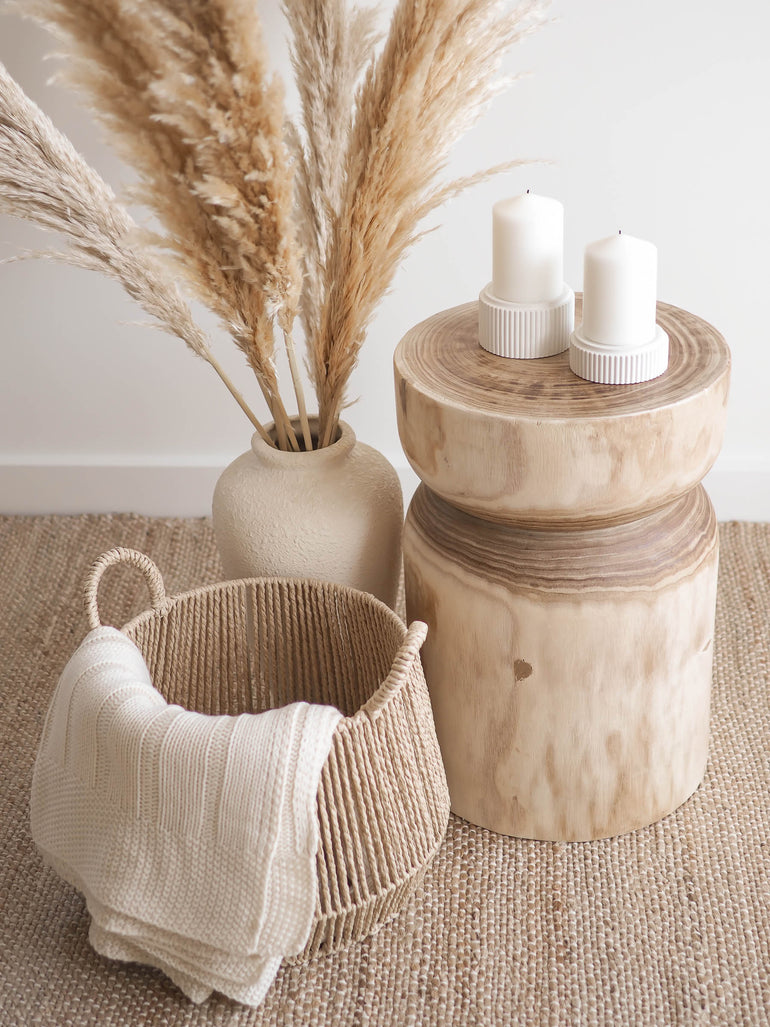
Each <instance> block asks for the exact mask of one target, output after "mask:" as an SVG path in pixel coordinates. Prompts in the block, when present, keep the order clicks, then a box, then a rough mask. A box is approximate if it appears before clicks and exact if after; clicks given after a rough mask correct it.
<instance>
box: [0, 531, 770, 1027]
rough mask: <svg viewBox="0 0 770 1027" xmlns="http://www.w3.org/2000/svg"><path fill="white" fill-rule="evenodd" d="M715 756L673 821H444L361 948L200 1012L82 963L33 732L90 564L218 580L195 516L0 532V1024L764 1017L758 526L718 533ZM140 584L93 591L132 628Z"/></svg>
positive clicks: (104, 967) (763, 648)
mask: <svg viewBox="0 0 770 1027" xmlns="http://www.w3.org/2000/svg"><path fill="white" fill-rule="evenodd" d="M720 532H721V545H722V557H721V568H720V579H719V600H718V608H717V626H716V640H715V670H714V693H713V706H712V722H711V728H712V735H711V750H710V760H709V766H708V771H707V774H706V778H705V780H704V782H703V784H702V785H701V787H700V788H699V790H698V791H697V792H696V794H695V795H694V796H693V797H692V798H691V799H690V800H689V801H688V802H687V803H685V805H684V806H683V807H681V808H680V809H679V810H677V811H676V812H675V813H674V814H672V815H671V816H669V817H667V818H666V819H665V820H663V821H661V822H660V823H658V824H656V825H654V826H652V827H649V828H647V829H645V830H641V831H637V832H635V833H633V834H630V835H625V836H622V837H618V838H612V839H609V840H606V841H597V842H589V843H575V844H552V843H545V842H534V841H524V840H519V839H513V838H505V837H501V836H499V835H495V834H492V833H491V832H489V831H486V830H483V829H482V828H477V827H473V826H472V825H470V824H467V823H465V822H464V821H462V820H460V819H459V818H456V817H452V818H451V820H450V824H449V831H448V833H447V837H446V840H445V842H444V845H443V847H442V848H441V850H440V852H439V855H438V856H437V858H436V860H435V861H434V862H433V864H432V865H431V867H430V868H429V870H428V873H427V875H426V878H425V883H424V886H423V887H422V889H421V890H420V891H419V892H418V893H417V895H416V896H415V897H414V898H413V899H412V901H411V902H410V904H409V905H408V906H407V907H406V908H405V909H404V910H403V911H402V912H401V914H400V915H398V916H397V917H396V918H395V919H394V920H391V921H390V922H389V923H388V924H386V925H385V926H384V927H383V928H382V929H381V930H380V931H379V933H378V934H376V935H375V936H374V937H372V938H370V939H368V940H366V941H364V942H362V943H359V944H357V945H355V946H353V947H352V948H350V949H349V950H347V951H345V952H343V953H339V954H337V955H333V956H326V957H320V958H318V959H316V960H314V961H312V962H310V963H308V964H305V965H298V966H288V967H285V968H284V969H283V970H281V972H280V973H279V975H278V977H277V979H276V982H275V984H274V985H273V987H272V988H271V990H270V991H269V992H268V995H267V997H266V999H265V1001H264V1003H263V1005H262V1006H261V1007H260V1008H259V1009H257V1010H249V1009H246V1008H245V1007H242V1006H239V1005H237V1004H236V1003H233V1002H229V1001H227V1000H225V999H222V998H220V997H217V996H215V997H213V998H212V999H210V1000H209V1001H208V1002H207V1003H206V1004H204V1005H203V1006H200V1007H197V1006H194V1005H193V1004H192V1003H190V1002H188V1001H186V1000H185V998H184V997H183V995H182V994H181V993H180V992H179V991H178V990H177V989H176V988H175V987H174V986H173V985H172V984H171V983H170V982H169V981H168V980H167V979H166V978H165V977H163V976H162V975H161V974H160V973H159V972H157V971H154V970H150V969H146V968H143V967H141V966H137V965H127V964H121V963H116V962H111V961H109V960H106V959H103V958H101V957H100V956H98V955H97V954H96V953H95V952H93V951H92V949H91V948H90V947H89V944H88V940H87V932H88V916H87V914H86V911H85V908H84V904H83V900H82V899H81V897H80V896H79V895H78V894H77V893H76V892H75V891H74V890H73V889H72V888H71V887H70V886H69V885H67V884H65V883H64V882H63V881H61V880H60V879H59V878H58V877H57V876H56V875H55V874H54V873H53V871H51V870H49V869H48V868H47V867H45V866H44V865H43V863H42V861H41V859H40V857H39V855H38V854H37V851H36V850H35V848H34V846H33V844H32V841H31V838H30V833H29V811H28V797H29V789H30V781H31V775H32V764H33V761H34V756H35V750H36V746H37V742H38V738H39V735H40V731H41V728H42V723H43V717H44V715H45V711H46V709H47V706H48V701H49V698H50V695H51V692H52V690H53V688H54V686H55V684H56V680H57V678H58V675H59V673H60V671H61V669H62V667H63V665H64V664H65V662H66V661H67V659H68V657H69V655H70V654H71V652H72V651H73V650H74V648H75V647H76V645H77V644H78V643H79V641H80V640H81V638H82V637H83V635H84V634H85V632H86V622H85V616H84V614H83V607H82V599H81V592H82V586H83V582H84V579H85V575H86V572H87V569H88V567H89V566H90V564H91V562H92V561H93V560H94V559H95V558H96V557H97V556H98V555H100V554H101V553H102V552H103V551H104V550H107V549H109V548H111V547H112V546H115V545H124V546H131V547H133V548H136V549H140V550H142V551H143V552H146V553H147V554H148V555H149V556H151V557H152V558H153V560H155V562H156V563H157V564H158V566H159V567H160V569H161V571H162V572H163V575H164V578H165V581H166V587H167V590H168V591H169V592H171V593H173V592H178V591H182V590H185V589H187V588H192V587H194V586H196V585H200V584H204V583H208V582H212V581H216V580H218V578H219V575H220V571H219V561H218V558H217V555H216V550H215V548H214V542H213V536H212V532H211V526H210V524H209V522H208V521H206V520H202V519H201V520H159V519H150V518H144V517H137V516H130V515H126V516H124V515H120V516H82V517H4V518H0V699H2V705H1V706H0V710H1V711H2V714H1V715H2V720H3V723H2V727H1V729H0V730H1V731H2V739H3V740H2V745H1V746H0V788H1V791H0V825H1V830H0V1024H1V1025H3V1027H16V1025H27V1024H35V1025H37V1024H45V1025H51V1027H54V1025H55V1027H65V1025H68V1027H81V1025H86V1024H94V1025H99V1027H113V1025H115V1027H117V1025H130V1027H144V1025H150V1024H152V1025H156V1024H162V1025H171V1027H182V1025H203V1024H211V1025H214V1024H216V1025H225V1024H226V1025H230V1027H243V1025H253V1027H259V1025H281V1027H284V1025H285V1027H295V1025H296V1027H299V1025H303V1027H315V1025H322V1024H328V1025H334V1027H345V1025H353V1024H356V1025H358V1024H360V1025H366V1024H382V1025H393V1027H411V1025H417V1027H422V1025H426V1027H427V1025H453V1027H454V1025H456V1027H465V1025H476V1024H478V1025H487V1024H489V1025H500V1027H512V1025H553V1027H562V1025H566V1027H573V1025H594V1024H607V1025H610V1024H612V1025H613V1027H621V1025H634V1027H639V1025H646V1024H654V1025H656V1027H659V1025H665V1024H698V1025H705V1024H708V1025H714V1024H724V1025H730V1027H736V1025H743V1024H751V1025H754V1024H768V1023H770V668H769V666H768V664H769V661H770V525H766V524H765V525H761V524H747V523H729V524H723V525H721V526H720ZM148 605H149V602H148V597H147V594H146V588H145V585H144V583H143V580H142V578H141V576H140V575H139V574H138V573H136V572H132V571H130V570H125V569H120V570H115V571H113V572H112V573H111V574H110V575H109V576H108V577H106V578H105V581H104V585H103V587H102V590H101V592H100V606H101V609H102V610H103V611H104V612H105V614H106V619H109V620H111V621H112V623H115V624H118V625H119V624H122V623H124V622H125V621H126V620H127V619H128V618H129V617H130V616H132V615H133V614H135V613H137V612H139V611H140V610H143V609H145V608H146V607H147V606H148Z"/></svg>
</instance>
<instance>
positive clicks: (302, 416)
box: [283, 331, 313, 452]
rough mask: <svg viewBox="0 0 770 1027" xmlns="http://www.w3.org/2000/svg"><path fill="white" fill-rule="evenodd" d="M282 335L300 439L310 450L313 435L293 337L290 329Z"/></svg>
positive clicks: (306, 449)
mask: <svg viewBox="0 0 770 1027" xmlns="http://www.w3.org/2000/svg"><path fill="white" fill-rule="evenodd" d="M283 337H284V340H285V342H286V355H287V356H288V358H289V370H290V371H291V380H292V382H293V384H294V395H295V396H296V398H297V411H298V413H299V423H300V427H301V428H302V440H303V442H304V443H305V452H310V450H311V449H312V448H313V436H312V435H311V434H310V422H309V421H308V419H307V406H306V405H305V393H304V390H303V388H302V379H301V378H300V374H299V367H298V366H297V354H296V351H295V349H294V339H293V338H292V335H291V332H290V331H284V333H283Z"/></svg>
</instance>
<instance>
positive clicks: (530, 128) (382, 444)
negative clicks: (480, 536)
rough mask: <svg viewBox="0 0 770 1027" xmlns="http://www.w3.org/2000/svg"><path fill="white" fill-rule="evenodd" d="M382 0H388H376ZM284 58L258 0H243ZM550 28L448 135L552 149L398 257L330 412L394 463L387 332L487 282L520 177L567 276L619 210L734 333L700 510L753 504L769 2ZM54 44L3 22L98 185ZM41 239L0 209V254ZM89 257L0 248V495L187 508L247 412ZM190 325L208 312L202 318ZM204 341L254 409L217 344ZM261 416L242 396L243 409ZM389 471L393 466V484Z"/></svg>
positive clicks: (97, 148)
mask: <svg viewBox="0 0 770 1027" xmlns="http://www.w3.org/2000/svg"><path fill="white" fill-rule="evenodd" d="M392 5H393V0H387V2H386V3H385V4H384V6H385V7H386V8H390V7H392ZM262 10H263V12H264V15H263V17H264V21H265V26H266V30H267V32H268V35H269V38H270V41H271V49H272V50H273V51H274V52H275V53H276V54H277V55H278V56H277V60H276V66H277V67H278V68H279V70H280V71H281V72H282V73H283V74H284V75H287V74H288V69H287V66H286V63H285V56H284V52H283V24H282V21H281V19H280V16H279V14H278V4H277V2H276V0H262ZM553 10H554V14H555V15H557V16H558V17H559V19H560V20H559V21H558V23H557V24H554V25H552V26H549V27H548V28H547V29H545V30H543V31H542V32H541V33H539V34H538V35H537V36H536V37H535V38H533V39H531V40H529V41H527V42H526V43H524V44H523V45H521V46H520V47H519V49H518V50H517V52H516V53H515V54H514V56H513V58H512V60H511V61H510V62H509V70H512V71H518V70H529V71H531V72H532V75H531V77H529V78H527V79H525V80H524V81H521V82H519V83H517V84H516V85H515V86H514V87H513V88H512V89H511V91H510V92H509V93H508V94H507V95H506V96H505V97H503V98H502V99H500V100H498V101H497V103H496V104H495V105H494V106H493V107H492V108H491V109H490V111H489V112H488V113H487V115H486V116H485V118H484V120H483V121H482V122H481V123H480V124H479V126H478V127H477V128H476V129H474V130H473V131H472V132H471V133H470V134H469V135H468V136H467V137H466V138H465V140H464V141H463V142H462V143H461V144H460V145H459V146H458V148H457V150H456V151H455V154H454V156H453V159H452V164H451V167H450V169H449V174H450V175H456V174H465V173H468V172H470V171H474V170H476V169H478V168H480V167H482V166H487V165H491V164H494V163H496V162H498V161H502V160H505V159H507V158H510V157H519V156H531V157H546V158H551V159H553V161H554V162H555V163H554V164H553V165H551V166H544V165H536V166H533V167H531V168H529V169H526V170H522V171H519V172H516V173H514V174H510V175H508V176H506V177H505V178H503V179H498V180H496V181H494V182H492V183H490V184H486V185H483V186H479V187H477V188H475V189H474V190H472V191H470V192H468V193H466V194H465V195H464V196H463V197H461V198H460V199H458V200H456V201H454V202H453V203H452V204H451V205H450V206H448V207H447V208H445V209H444V210H443V211H442V212H441V216H440V218H437V219H436V223H439V222H440V223H441V227H439V228H438V229H437V230H436V231H435V232H434V233H433V234H431V235H429V236H428V237H427V238H425V239H424V240H423V241H422V242H421V243H420V244H419V245H418V247H417V248H416V250H415V251H414V252H413V253H412V255H411V256H410V257H409V258H408V259H407V260H406V261H405V262H404V264H403V267H402V269H401V271H400V273H399V274H398V276H397V278H396V281H395V283H394V287H393V290H392V292H391V294H390V295H389V296H388V297H387V298H386V299H385V301H384V302H383V304H382V306H381V308H380V310H379V313H378V316H377V318H376V320H375V322H374V324H373V326H372V329H371V332H370V336H369V339H368V340H367V343H366V346H365V349H364V352H363V356H362V359H361V363H360V367H359V369H358V371H357V373H356V375H355V377H354V379H353V382H352V389H351V394H352V396H354V397H355V396H360V397H361V399H360V401H359V402H358V403H357V404H356V405H354V406H352V407H351V408H350V409H349V410H348V412H347V415H346V417H347V420H348V421H349V422H350V423H351V424H352V425H353V427H354V429H355V431H356V433H357V434H358V436H359V437H360V438H362V439H364V440H365V441H367V442H369V443H371V444H372V445H374V446H377V447H378V448H379V449H381V450H382V451H383V452H384V453H385V454H386V455H387V456H389V458H390V459H391V461H392V462H393V463H394V464H396V465H397V466H399V467H404V466H405V460H404V458H403V456H402V455H401V451H400V446H399V442H398V436H397V432H396V426H395V414H394V405H393V398H392V386H391V381H392V377H391V358H392V352H393V348H394V346H395V345H396V343H397V342H398V340H399V338H400V337H401V336H402V335H403V333H404V332H405V331H406V330H407V329H408V328H409V327H410V326H411V325H412V324H414V323H416V322H417V321H419V320H421V319H422V318H424V317H426V316H428V315H430V314H431V313H433V312H435V311H437V310H440V309H442V308H445V307H448V306H452V305H454V304H455V303H458V302H461V301H464V300H470V299H473V298H474V297H475V295H476V294H477V293H478V290H479V288H480V287H481V286H482V285H483V284H484V283H485V282H486V281H487V280H488V278H489V277H490V236H491V225H490V213H489V211H490V207H491V205H492V203H493V202H494V201H495V200H496V199H498V198H499V197H501V196H503V195H510V194H514V193H516V192H519V191H521V190H522V189H524V188H527V187H530V188H532V189H534V190H536V191H538V192H541V193H544V194H550V195H553V196H557V197H559V198H560V199H561V200H562V201H563V202H564V204H565V206H566V211H567V229H566V231H567V237H566V274H567V278H568V281H569V282H570V283H571V284H572V285H573V286H574V287H575V288H580V285H581V279H582V251H583V247H584V245H585V243H586V242H589V241H591V240H592V239H596V238H599V237H601V236H603V235H607V234H609V233H611V232H613V231H615V230H616V229H617V228H622V229H623V230H624V231H626V232H629V233H631V234H635V235H639V236H641V237H643V238H647V239H651V240H653V241H654V242H655V243H656V244H657V245H658V248H659V260H660V285H659V294H660V298H661V299H663V300H666V301H668V302H671V303H675V304H678V305H680V306H683V307H686V308H688V309H690V310H693V311H694V312H696V313H697V314H699V315H701V316H702V317H704V318H706V319H707V320H709V321H712V322H713V323H714V324H715V325H717V327H718V328H719V329H720V330H721V331H722V332H723V333H724V334H725V336H726V337H727V340H728V342H729V343H730V345H731V347H732V351H733V360H734V364H733V384H732V395H731V403H730V417H729V423H728V430H727V436H726V439H725V445H724V450H723V453H722V456H721V457H720V459H719V461H718V463H717V466H716V468H715V470H714V471H713V472H712V473H711V475H710V476H709V485H710V489H711V492H712V496H713V497H714V499H715V502H716V506H717V513H718V515H719V516H720V518H723V519H725V518H742V519H766V520H770V453H769V452H768V446H767V439H768V429H769V428H770V404H769V403H768V402H767V399H766V393H767V383H768V381H770V353H769V351H768V342H767V340H766V338H765V334H766V333H765V330H764V329H763V327H762V325H763V323H764V319H765V317H766V316H767V315H766V313H765V306H764V299H765V295H766V291H767V283H768V281H770V248H768V239H770V202H769V201H768V185H767V168H768V166H770V142H769V138H770V136H769V134H768V100H769V99H770V58H769V57H768V46H767V44H768V40H769V39H770V6H768V5H766V4H765V3H764V0H735V2H734V3H733V4H731V5H730V6H729V7H727V6H725V5H724V4H723V3H721V2H717V0H646V2H644V3H642V2H638V0H637V2H633V0H573V2H572V3H569V2H568V0H555V2H554V7H553ZM54 48H55V47H54V45H53V44H52V42H51V41H50V39H48V38H47V37H46V36H45V35H44V34H43V33H42V32H41V31H40V30H38V29H36V28H34V27H32V26H31V25H29V24H25V23H23V22H21V21H19V20H18V19H17V18H15V17H10V16H7V17H5V18H3V19H2V20H0V60H2V61H3V62H4V63H5V64H6V66H7V67H8V69H9V71H10V72H11V74H13V75H14V76H15V77H16V78H17V80H18V81H19V82H20V83H21V84H22V86H23V87H24V88H25V89H26V90H27V92H28V93H29V95H30V96H32V97H33V99H35V100H36V101H37V102H38V103H39V104H40V105H41V106H42V107H43V109H44V110H45V111H46V112H47V113H48V114H50V115H51V117H52V118H53V120H54V121H55V123H56V124H57V125H58V127H59V128H60V129H62V130H63V131H64V132H65V133H67V134H68V135H69V136H70V138H71V139H72V140H73V141H74V143H75V145H76V146H77V147H78V148H79V149H80V150H81V152H82V153H83V154H84V155H85V156H86V158H87V159H88V160H89V161H91V162H92V163H93V164H94V166H95V167H96V168H97V169H98V170H99V171H100V172H101V173H102V175H103V176H104V177H105V178H106V179H107V180H108V181H109V182H110V183H111V184H113V185H114V186H119V185H120V184H121V183H122V182H125V181H127V180H129V179H130V173H129V172H128V171H127V170H126V169H125V168H124V167H122V166H121V165H120V164H119V162H118V161H117V160H116V158H114V157H113V156H112V154H111V152H110V151H109V149H108V148H107V147H106V146H105V145H104V144H103V143H102V142H101V141H100V136H99V132H98V130H97V129H96V128H95V127H94V126H93V124H92V122H91V120H90V117H89V115H88V114H87V113H86V112H84V111H83V110H81V109H80V108H79V107H78V105H77V102H76V101H75V100H74V99H73V98H72V97H71V96H70V95H69V94H68V93H66V92H64V91H63V90H62V89H60V88H58V87H54V86H49V85H47V84H46V78H47V76H48V75H50V74H51V71H52V65H51V63H46V64H44V63H43V56H44V54H46V53H47V52H49V51H50V50H52V49H54ZM46 243H47V240H46V239H45V237H44V236H42V235H41V234H40V233H38V232H36V231H35V230H33V229H31V228H30V227H29V226H26V225H21V224H18V223H16V222H12V221H10V220H8V219H0V257H8V256H10V255H12V254H14V253H18V252H19V251H20V250H23V249H25V248H26V249H34V248H38V247H40V246H41V245H44V244H46ZM142 319H143V315H142V313H141V311H138V310H137V309H136V308H135V307H134V306H133V305H132V304H131V303H130V302H129V301H128V300H127V299H125V298H124V296H123V295H122V294H121V292H120V289H119V288H118V287H117V286H115V285H113V284H111V283H109V282H106V281H104V280H102V279H101V278H100V277H98V276H95V275H94V274H92V273H88V272H82V271H76V270H73V269H70V268H66V267H62V266H58V265H54V264H51V263H48V262H42V261H32V260H30V261H24V262H21V263H13V264H6V265H3V266H0V355H1V363H0V368H1V370H0V511H6V512H43V511H46V512H58V511H62V512H75V511H81V510H91V511H105V510H134V511H138V512H150V513H159V514H182V513H185V514H199V513H205V512H207V509H208V503H209V497H210V493H211V488H212V485H213V482H214V480H215V479H216V474H217V471H218V469H219V468H221V467H222V466H224V465H225V464H226V463H227V462H229V460H231V459H232V458H233V457H234V456H235V455H236V454H238V453H239V452H241V451H242V450H243V449H245V448H246V447H247V444H248V439H249V436H250V429H249V425H248V422H247V421H246V420H245V419H244V418H243V415H242V414H241V412H240V410H239V409H238V408H237V407H236V406H235V404H234V403H233V401H232V400H231V398H230V396H229V394H228V393H227V392H226V391H225V390H224V389H223V387H222V386H221V385H220V383H219V381H218V379H217V378H216V377H215V376H214V375H213V373H212V372H211V371H210V370H209V369H208V368H207V367H206V366H205V365H204V364H203V363H202V362H200V361H198V360H196V359H195V358H193V357H192V356H191V355H190V354H189V353H188V352H187V351H186V350H185V348H184V346H183V345H182V343H180V342H178V341H177V340H175V339H172V338H169V337H166V336H164V335H162V334H160V333H159V332H157V331H152V330H149V329H147V328H144V327H139V326H138V325H137V324H136V322H138V321H142ZM207 323H209V322H207ZM218 352H219V354H220V356H221V358H222V359H223V361H224V362H225V363H226V364H227V366H228V367H229V368H231V369H232V372H233V374H234V375H235V376H236V377H237V379H238V381H239V383H240V385H241V387H242V389H243V390H244V392H246V393H247V394H248V396H249V398H250V400H251V401H252V402H253V403H254V405H255V407H259V401H258V399H257V395H256V392H257V390H256V388H255V385H254V383H253V380H252V379H251V378H250V376H249V373H248V371H247V370H246V369H245V367H243V366H242V365H241V360H240V359H239V357H238V356H237V354H235V353H233V352H232V347H231V346H230V345H229V344H228V341H227V339H225V338H222V337H220V338H219V342H218ZM260 411H261V412H264V411H262V408H260ZM410 473H411V472H409V473H405V480H407V481H408V480H410V478H409V474H410Z"/></svg>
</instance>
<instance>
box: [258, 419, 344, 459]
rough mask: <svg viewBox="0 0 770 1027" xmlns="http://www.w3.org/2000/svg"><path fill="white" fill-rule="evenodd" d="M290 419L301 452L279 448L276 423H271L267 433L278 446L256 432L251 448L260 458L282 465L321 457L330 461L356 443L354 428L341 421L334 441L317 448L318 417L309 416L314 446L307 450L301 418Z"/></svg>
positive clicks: (339, 456) (342, 455) (337, 457)
mask: <svg viewBox="0 0 770 1027" xmlns="http://www.w3.org/2000/svg"><path fill="white" fill-rule="evenodd" d="M290 420H291V424H292V428H293V429H294V434H295V435H296V437H297V442H298V443H299V446H300V449H299V452H297V451H296V450H285V449H278V448H277V442H278V436H277V432H276V428H275V424H270V425H268V426H267V429H266V430H267V434H268V435H269V436H270V438H271V439H272V440H273V442H274V443H276V446H268V444H267V443H266V442H265V441H264V439H262V438H261V437H260V435H259V434H258V433H255V434H254V436H253V437H252V440H251V448H252V450H253V451H254V453H256V454H257V456H259V457H260V459H262V460H263V461H265V460H267V461H268V462H271V463H280V464H281V465H287V464H296V463H297V462H299V463H304V462H306V461H311V460H312V461H314V462H315V461H317V460H319V459H323V460H324V461H327V462H329V461H333V460H337V459H340V458H342V457H345V456H347V455H348V453H350V451H351V450H352V448H353V446H354V444H355V441H356V436H355V434H354V432H353V429H352V428H351V427H350V425H349V424H346V423H345V422H344V421H340V422H339V424H338V425H337V427H336V429H335V433H334V438H333V441H332V442H331V443H330V444H329V445H328V446H324V448H323V449H316V448H315V446H317V444H318V418H317V417H309V418H308V422H309V426H310V437H311V439H312V440H313V446H314V448H313V449H312V450H307V449H306V448H305V443H304V439H303V437H302V428H301V426H300V422H299V418H297V417H292V418H291V419H290Z"/></svg>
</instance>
